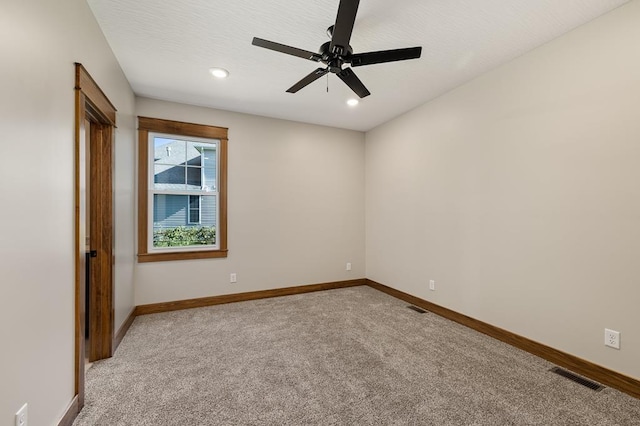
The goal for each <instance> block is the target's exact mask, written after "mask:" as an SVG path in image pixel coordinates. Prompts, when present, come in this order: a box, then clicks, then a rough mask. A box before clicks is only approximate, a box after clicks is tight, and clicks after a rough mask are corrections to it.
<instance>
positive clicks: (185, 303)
mask: <svg viewBox="0 0 640 426" xmlns="http://www.w3.org/2000/svg"><path fill="white" fill-rule="evenodd" d="M365 284H366V279H364V278H361V279H356V280H348V281H334V282H329V283H322V284H311V285H303V286H298V287H285V288H276V289H272V290H260V291H251V292H248V293H235V294H225V295H222V296H211V297H202V298H199V299H188V300H177V301H174V302H163V303H153V304H149V305H140V306H136V310H135V315H136V316H138V315H147V314H157V313H160V312H169V311H178V310H181V309H191V308H202V307H205V306H213V305H221V304H224V303H234V302H246V301H248V300H256V299H268V298H270V297H280V296H291V295H294V294H302V293H311V292H314V291H323V290H333V289H337V288H347V287H355V286H360V285H365Z"/></svg>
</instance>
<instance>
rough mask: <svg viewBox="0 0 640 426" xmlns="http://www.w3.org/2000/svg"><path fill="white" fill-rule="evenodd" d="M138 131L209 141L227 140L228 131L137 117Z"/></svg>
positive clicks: (223, 128) (216, 127)
mask: <svg viewBox="0 0 640 426" xmlns="http://www.w3.org/2000/svg"><path fill="white" fill-rule="evenodd" d="M138 129H139V130H147V131H149V132H158V133H168V134H172V135H183V136H194V137H198V138H209V139H228V138H229V136H228V132H229V129H228V128H226V127H218V126H209V125H206V124H195V123H185V122H182V121H173V120H164V119H161V118H150V117H138Z"/></svg>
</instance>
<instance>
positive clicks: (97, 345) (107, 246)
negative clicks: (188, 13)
mask: <svg viewBox="0 0 640 426" xmlns="http://www.w3.org/2000/svg"><path fill="white" fill-rule="evenodd" d="M85 119H88V120H89V121H90V122H91V129H90V141H86V142H85V143H87V144H89V143H90V144H91V145H90V148H91V154H90V156H91V157H90V170H91V172H90V173H91V176H90V184H91V190H90V197H91V198H92V199H90V200H87V202H91V204H92V206H91V212H92V214H91V219H89V220H90V221H91V228H90V229H91V233H92V234H93V235H92V236H91V250H96V251H97V254H98V255H97V258H96V259H95V260H93V261H92V264H93V265H94V267H93V268H92V280H91V281H92V282H91V284H90V285H91V288H90V292H89V293H90V297H91V300H90V306H91V310H90V318H89V324H90V330H89V331H90V333H91V335H90V336H91V337H90V343H89V346H90V350H89V355H90V360H98V359H103V358H108V357H110V356H111V355H112V354H113V348H114V345H113V338H114V332H113V329H114V313H113V312H114V306H113V293H114V289H113V158H114V157H113V145H114V144H113V139H114V134H115V132H114V128H115V127H116V109H115V107H114V106H113V104H112V103H111V102H110V101H109V99H108V98H107V97H106V96H105V94H104V92H103V91H102V90H101V89H100V87H98V85H97V84H96V82H95V81H94V80H93V78H91V76H90V75H89V73H88V72H87V70H86V69H85V68H84V67H83V66H82V64H79V63H76V64H75V153H74V157H75V158H74V161H75V185H74V186H75V188H74V200H75V234H74V247H75V259H76V260H75V262H76V264H75V352H74V362H75V395H76V396H77V402H78V410H80V409H81V408H82V407H83V405H84V368H85V367H84V363H85V316H84V315H85V309H86V306H85V289H84V285H83V284H84V280H83V277H81V274H82V271H83V266H82V262H81V258H83V257H84V256H85V251H86V247H85V242H84V241H79V240H80V207H81V206H80V178H81V174H80V173H81V170H80V167H81V165H82V164H83V163H82V161H81V160H82V159H81V158H80V153H81V145H80V144H81V143H83V138H84V135H85V133H84V132H85V124H84V122H85ZM96 206H97V209H95V210H94V207H96ZM94 270H95V272H94Z"/></svg>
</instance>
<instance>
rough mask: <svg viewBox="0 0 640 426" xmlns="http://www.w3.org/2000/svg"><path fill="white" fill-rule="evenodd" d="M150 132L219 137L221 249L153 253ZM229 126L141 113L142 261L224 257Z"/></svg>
mask: <svg viewBox="0 0 640 426" xmlns="http://www.w3.org/2000/svg"><path fill="white" fill-rule="evenodd" d="M149 132H158V133H167V134H173V135H181V136H193V137H202V138H209V139H217V140H219V144H218V150H219V152H218V155H219V158H220V163H219V164H218V205H219V224H218V229H217V230H216V238H218V246H219V248H218V249H217V250H194V251H188V250H185V251H173V252H168V253H149V247H148V238H149V233H148V229H147V228H148V223H147V221H148V217H149V216H148V214H149V206H148V205H147V204H148V202H149V201H148V197H149V186H148V174H149V155H150V153H149V144H148V139H149ZM227 135H228V129H227V128H225V127H217V126H209V125H204V124H194V123H183V122H180V121H171V120H163V119H160V118H149V117H138V262H139V263H144V262H166V261H171V260H192V259H213V258H224V257H227V255H228V249H227V172H228V160H227V155H228V154H227V152H228V143H229V140H228V138H227Z"/></svg>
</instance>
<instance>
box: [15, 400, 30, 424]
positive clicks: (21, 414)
mask: <svg viewBox="0 0 640 426" xmlns="http://www.w3.org/2000/svg"><path fill="white" fill-rule="evenodd" d="M27 414H28V413H27V404H24V405H23V406H22V408H21V409H19V410H18V412H17V413H16V426H27V421H28V420H29V418H28V416H27Z"/></svg>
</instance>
